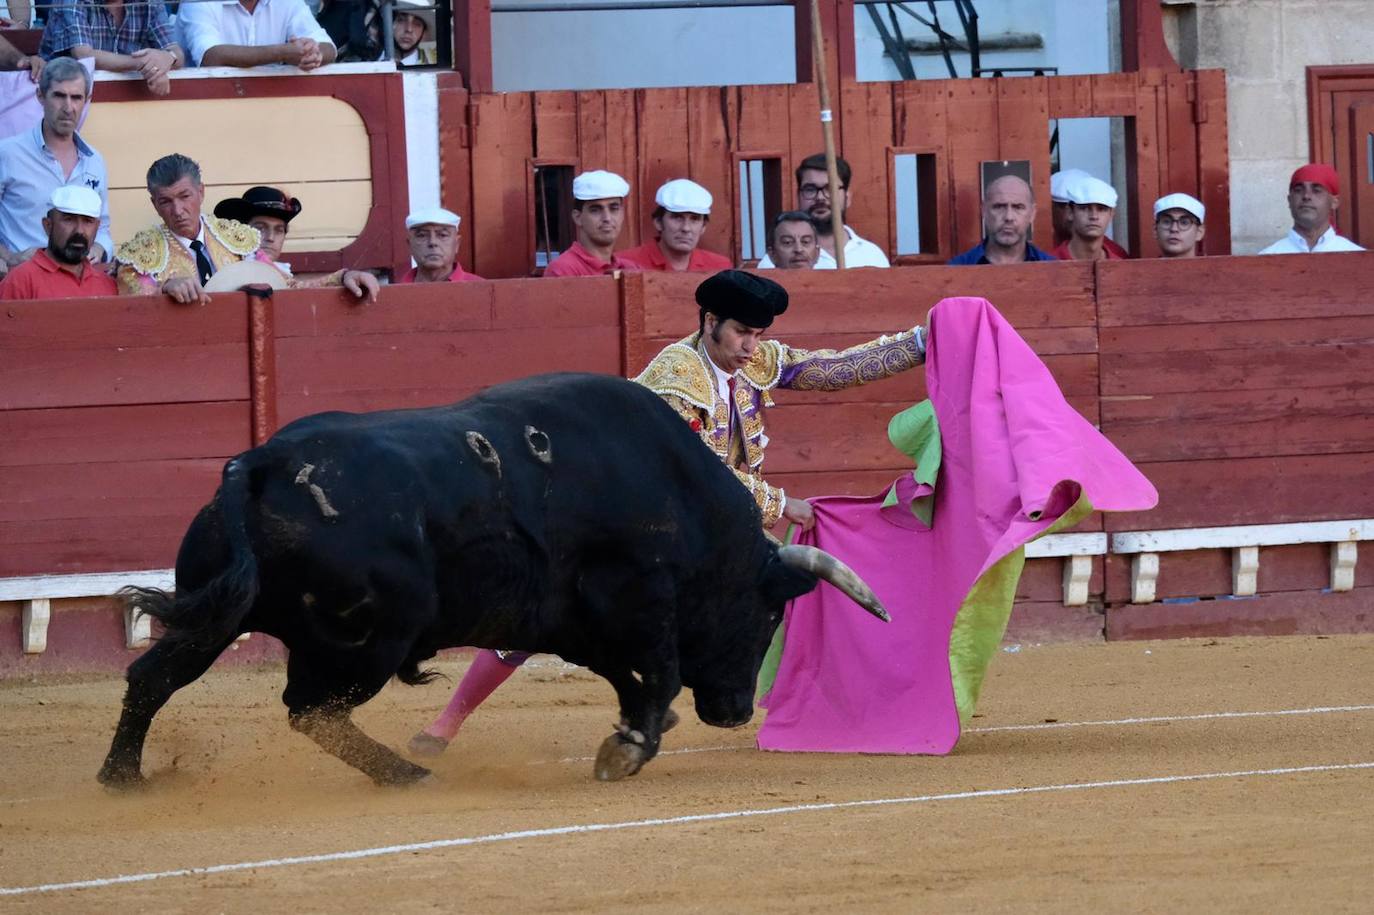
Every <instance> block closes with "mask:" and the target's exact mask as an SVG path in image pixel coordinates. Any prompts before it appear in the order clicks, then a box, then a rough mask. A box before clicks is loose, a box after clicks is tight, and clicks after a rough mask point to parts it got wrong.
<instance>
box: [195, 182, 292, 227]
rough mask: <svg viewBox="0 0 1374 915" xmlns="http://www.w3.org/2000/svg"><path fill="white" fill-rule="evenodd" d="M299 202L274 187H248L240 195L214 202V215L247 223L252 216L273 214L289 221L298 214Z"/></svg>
mask: <svg viewBox="0 0 1374 915" xmlns="http://www.w3.org/2000/svg"><path fill="white" fill-rule="evenodd" d="M300 211H301V202H300V201H299V200H297V199H296V198H295V197H288V196H286V194H284V193H282V192H281V191H279V190H277V189H276V188H274V187H262V186H261V185H259V186H258V187H250V188H249V189H248V190H246V191H244V192H243V196H242V197H230V198H229V199H228V200H221V201H220V202H219V203H217V204H215V215H216V216H218V217H219V218H220V219H233V220H237V221H238V222H242V223H247V222H248V220H250V219H252V218H253V217H254V216H275V217H277V218H278V219H280V220H282V221H284V222H290V221H291V220H293V219H295V218H296V216H297V215H299V213H300Z"/></svg>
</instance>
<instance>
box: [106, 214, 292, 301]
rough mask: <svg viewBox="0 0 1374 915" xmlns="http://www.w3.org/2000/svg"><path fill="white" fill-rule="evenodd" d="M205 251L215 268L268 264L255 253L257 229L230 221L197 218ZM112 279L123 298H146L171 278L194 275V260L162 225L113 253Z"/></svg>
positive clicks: (262, 254)
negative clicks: (257, 262) (252, 260)
mask: <svg viewBox="0 0 1374 915" xmlns="http://www.w3.org/2000/svg"><path fill="white" fill-rule="evenodd" d="M200 221H201V224H202V225H204V226H205V248H206V253H207V254H209V255H210V261H211V263H213V264H214V265H215V267H216V268H220V267H224V266H226V265H228V264H232V263H234V262H235V261H241V260H247V259H248V258H250V257H253V258H257V259H258V260H261V261H267V262H268V263H271V259H270V258H269V257H268V256H267V255H266V254H264V253H262V252H261V251H259V250H258V244H259V243H260V241H261V239H260V236H259V235H258V230H257V229H255V228H253V227H252V226H246V225H244V224H243V223H241V222H235V221H234V220H232V219H220V218H219V217H217V216H201V217H200ZM115 260H116V261H118V264H119V267H118V269H117V270H116V271H115V280H116V282H117V283H118V284H119V291H120V292H121V293H123V294H124V295H149V294H151V293H156V292H158V291H159V290H161V289H162V284H163V283H165V282H166V281H167V280H169V279H172V278H173V277H180V276H196V275H197V271H196V259H195V257H194V256H193V255H192V254H191V252H190V251H187V250H186V248H185V246H183V245H182V244H181V242H179V241H178V240H177V239H176V236H174V235H173V234H172V230H171V229H168V228H167V226H166V225H165V224H163V223H158V224H157V225H155V226H150V227H149V228H147V229H144V230H143V231H142V232H139V233H138V234H137V235H135V236H134V237H133V238H131V239H130V240H129V241H126V242H125V243H124V244H122V245H120V246H119V247H118V248H117V249H116V250H115Z"/></svg>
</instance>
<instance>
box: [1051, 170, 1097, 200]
mask: <svg viewBox="0 0 1374 915" xmlns="http://www.w3.org/2000/svg"><path fill="white" fill-rule="evenodd" d="M1088 177H1091V176H1090V175H1089V174H1088V173H1087V172H1085V171H1083V169H1081V168H1063V169H1060V170H1059V171H1057V172H1055V173H1054V174H1053V175H1050V199H1051V200H1053V201H1054V202H1055V203H1068V202H1069V194H1068V190H1067V186H1068V184H1069V183H1070V182H1072V181H1076V180H1077V179H1079V178H1088Z"/></svg>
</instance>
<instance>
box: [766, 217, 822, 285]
mask: <svg viewBox="0 0 1374 915" xmlns="http://www.w3.org/2000/svg"><path fill="white" fill-rule="evenodd" d="M819 235H820V233H819V232H818V231H817V230H816V220H814V219H812V218H811V214H810V213H807V212H804V211H802V210H784V211H783V212H781V213H779V214H778V215H777V216H775V217H774V218H773V226H772V228H770V229H769V230H768V257H767V260H768V263H769V266H770V267H777V268H778V269H779V270H814V269H815V268H816V259H817V258H818V257H819V256H820V253H821V246H820V242H818V241H817V240H816V239H817V236H819ZM759 267H760V268H762V269H767V268H765V267H764V265H763V263H762V262H760V263H759Z"/></svg>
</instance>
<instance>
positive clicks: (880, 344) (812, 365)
mask: <svg viewBox="0 0 1374 915" xmlns="http://www.w3.org/2000/svg"><path fill="white" fill-rule="evenodd" d="M925 356H926V348H925V335H924V332H923V331H921V329H920V328H915V329H913V330H908V331H903V332H902V333H899V334H893V335H891V336H883V337H879V338H878V339H877V340H870V341H869V342H868V343H861V344H859V345H858V346H852V347H850V348H849V349H846V350H841V351H838V352H837V351H835V350H828V349H825V350H804V349H795V348H793V347H790V346H788V345H787V344H785V343H779V342H778V341H777V340H764V341H763V342H762V343H760V344H759V348H758V349H757V350H755V352H754V357H753V358H752V359H750V360H749V363H748V364H747V365H745V367H744V368H742V369H740V370H739V371H738V372H736V373H735V378H736V379H737V381H736V384H735V395H734V396H735V411H736V413H737V414H738V416H739V418H740V422H741V424H742V425H743V427H744V436H743V441H742V442H732V441H731V436H730V408H729V405H728V404H727V403H726V402H725V401H724V400H723V399H721V397H720V394H719V393H718V391H717V387H716V375H715V371H714V369H712V367H711V364H710V362H709V361H708V360H707V357H706V350H705V347H704V345H703V344H702V342H701V334H699V333H697V334H693V335H692V336H690V337H687V338H686V339H684V340H679V341H678V342H677V343H672V344H669V345H668V346H666V347H664V349H663V351H662V352H660V353H659V354H658V355H657V356H655V357H654V358H653V360H652V361H651V362H650V363H649V364H648V366H647V367H645V369H644V371H642V372H640V373H639V376H638V377H636V378H635V381H637V382H639V383H640V384H642V385H644V386H645V387H647V388H649V390H651V391H653V392H654V393H655V394H657V395H658V396H660V397H662V398H663V399H664V400H665V401H667V402H668V405H669V406H671V407H672V408H673V409H674V410H676V411H677V412H678V413H679V414H680V415H681V416H682V418H683V419H684V420H686V421H687V422H688V423H689V424H690V425H691V426H692V428H693V429H695V430H696V431H697V432H698V433H699V434H700V435H701V439H702V441H704V442H705V443H706V444H707V445H709V446H710V447H711V450H713V451H714V452H715V453H716V454H717V455H719V456H720V459H721V460H723V461H725V463H726V464H727V465H728V466H730V469H731V470H733V471H734V472H735V475H736V476H737V477H739V479H740V482H741V483H743V484H744V485H745V486H747V487H748V488H749V492H750V493H751V494H752V495H753V496H754V501H755V502H757V503H758V506H759V509H760V510H762V512H763V524H764V526H765V527H772V526H773V525H774V524H776V523H777V521H778V518H780V517H781V516H782V509H783V505H784V503H785V501H786V498H787V496H786V494H785V493H784V492H783V491H782V490H781V489H779V488H777V487H775V486H770V485H769V484H768V483H766V482H765V481H764V479H763V476H762V473H763V452H764V448H765V447H767V445H768V436H767V435H765V434H764V430H763V408H764V407H771V406H773V398H772V396H771V395H770V394H769V392H770V391H771V390H772V389H773V388H775V387H777V388H790V389H792V390H795V391H839V390H842V389H844V388H852V387H856V386H858V385H861V384H866V383H868V382H870V381H877V380H879V379H881V378H887V377H889V376H891V375H895V374H897V373H898V372H904V371H906V370H907V369H910V368H914V367H916V366H918V365H920V364H921V363H922V362H924V361H925ZM741 445H742V446H743V447H742V448H741ZM732 447H733V450H734V455H733V457H734V460H732Z"/></svg>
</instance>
